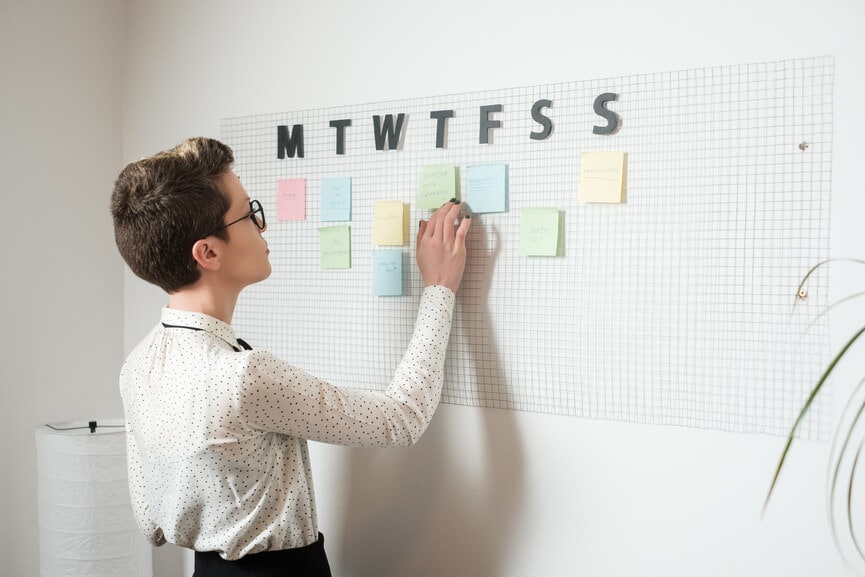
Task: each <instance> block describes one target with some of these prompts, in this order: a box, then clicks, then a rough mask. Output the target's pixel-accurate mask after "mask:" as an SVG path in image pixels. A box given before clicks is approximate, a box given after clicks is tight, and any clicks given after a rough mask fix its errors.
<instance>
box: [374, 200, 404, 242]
mask: <svg viewBox="0 0 865 577" xmlns="http://www.w3.org/2000/svg"><path fill="white" fill-rule="evenodd" d="M407 208H408V206H407V205H405V204H403V203H402V201H399V200H380V201H378V202H376V203H375V205H374V206H373V214H372V219H373V225H372V226H373V228H372V242H373V243H374V244H377V245H378V246H402V245H404V244H405V239H406V237H407V236H408V231H407V230H406V229H407V228H408V227H407V225H408V218H407V215H406V214H405V213H406V212H408V211H407V210H406V209H407Z"/></svg>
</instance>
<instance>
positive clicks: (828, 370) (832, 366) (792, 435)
mask: <svg viewBox="0 0 865 577" xmlns="http://www.w3.org/2000/svg"><path fill="white" fill-rule="evenodd" d="M863 264H865V263H863ZM815 268H816V267H815ZM813 270H814V269H812V271H813ZM800 286H801V285H800ZM862 333H865V326H863V327H862V328H860V329H859V330H858V331H857V332H856V334H855V335H853V337H852V338H851V339H850V340H849V341H847V344H845V345H844V347H843V348H842V349H841V350H840V351H839V352H838V354H837V355H835V358H834V359H832V362H831V363H829V366H828V367H826V370H825V371H823V374H822V375H821V377H820V380H819V381H817V384H816V385H815V386H814V388H813V389H812V390H811V394H810V395H808V398H807V399H806V400H805V404H804V405H803V406H802V410H801V411H799V416H798V417H796V421H795V422H794V423H793V427H792V428H791V429H790V433H789V434H788V435H787V443H786V444H785V445H784V451H783V452H782V453H781V458H780V460H779V461H778V466H777V468H776V469H775V475H774V476H773V477H772V484H771V485H770V486H769V492H768V493H767V494H766V500H765V501H764V503H763V513H765V512H766V507H767V506H768V505H769V499H770V498H771V497H772V492H773V491H774V490H775V485H776V484H777V483H778V477H779V476H780V475H781V469H782V468H783V467H784V461H785V459H786V458H787V453H788V452H789V451H790V447H791V446H792V444H793V439H794V438H795V436H796V431H797V430H798V429H799V425H800V424H801V423H802V420H803V419H804V418H805V415H806V414H807V413H808V410H809V409H810V408H811V405H812V403H813V402H814V399H815V398H816V397H817V393H819V392H820V390H821V389H822V388H823V385H824V383H825V382H826V381H827V380H828V378H829V375H831V374H832V371H833V370H835V366H836V365H837V364H838V361H840V360H841V359H842V358H843V357H844V355H845V354H846V353H847V351H848V350H849V349H850V347H851V346H852V345H853V343H855V342H856V341H857V340H858V339H859V337H860V336H862Z"/></svg>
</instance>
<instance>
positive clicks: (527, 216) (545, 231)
mask: <svg viewBox="0 0 865 577" xmlns="http://www.w3.org/2000/svg"><path fill="white" fill-rule="evenodd" d="M558 249H559V211H558V209H555V208H524V209H522V210H521V211H520V254H521V255H522V256H556V255H558V254H559V250H558Z"/></svg>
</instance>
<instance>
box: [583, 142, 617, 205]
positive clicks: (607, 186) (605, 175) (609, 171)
mask: <svg viewBox="0 0 865 577" xmlns="http://www.w3.org/2000/svg"><path fill="white" fill-rule="evenodd" d="M624 195H625V153H624V152H584V153H583V154H582V155H581V156H580V185H579V188H578V189H577V200H578V201H580V202H607V203H621V202H624Z"/></svg>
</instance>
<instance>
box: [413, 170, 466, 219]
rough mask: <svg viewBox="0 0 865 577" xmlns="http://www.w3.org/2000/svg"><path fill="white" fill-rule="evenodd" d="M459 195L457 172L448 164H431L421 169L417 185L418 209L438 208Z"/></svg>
mask: <svg viewBox="0 0 865 577" xmlns="http://www.w3.org/2000/svg"><path fill="white" fill-rule="evenodd" d="M452 198H459V195H458V193H457V171H456V167H455V166H451V165H448V164H430V165H427V166H424V167H423V168H422V169H421V173H420V178H419V179H418V184H417V206H418V208H433V209H435V208H438V207H440V206H441V205H443V204H444V203H446V202H447V201H449V200H450V199H452Z"/></svg>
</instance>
